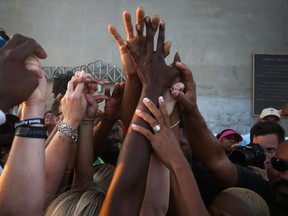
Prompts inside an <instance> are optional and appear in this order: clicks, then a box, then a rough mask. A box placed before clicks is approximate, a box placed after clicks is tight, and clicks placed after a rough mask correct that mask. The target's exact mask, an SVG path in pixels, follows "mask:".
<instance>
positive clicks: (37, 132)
mask: <svg viewBox="0 0 288 216" xmlns="http://www.w3.org/2000/svg"><path fill="white" fill-rule="evenodd" d="M15 136H20V137H27V138H40V139H46V138H47V127H45V126H42V127H32V126H26V125H25V126H19V127H17V128H16V130H15Z"/></svg>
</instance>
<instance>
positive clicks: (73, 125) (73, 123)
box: [62, 116, 80, 130]
mask: <svg viewBox="0 0 288 216" xmlns="http://www.w3.org/2000/svg"><path fill="white" fill-rule="evenodd" d="M62 121H63V122H65V123H66V124H68V125H69V126H70V127H71V128H72V129H73V130H77V128H78V127H79V125H80V122H77V121H74V120H71V119H67V118H65V116H64V118H63V120H62Z"/></svg>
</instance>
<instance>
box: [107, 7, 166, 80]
mask: <svg viewBox="0 0 288 216" xmlns="http://www.w3.org/2000/svg"><path fill="white" fill-rule="evenodd" d="M144 16H145V11H144V9H143V8H142V7H138V8H137V10H136V25H137V24H140V25H142V26H143V24H144V23H143V19H144ZM159 22H160V19H159V17H158V16H154V17H153V18H152V28H153V31H154V34H155V33H156V32H157V29H158V26H159ZM123 23H124V27H125V31H126V40H127V41H128V42H129V43H130V45H131V47H132V48H133V49H134V50H135V52H136V53H138V49H139V44H138V40H137V36H136V35H134V32H133V24H132V21H131V14H130V13H129V11H127V10H125V11H124V12H123ZM108 31H109V32H110V34H111V35H112V37H113V38H114V40H115V41H116V42H117V44H118V47H119V51H120V56H121V62H122V66H123V68H124V70H125V73H126V77H127V78H130V76H134V75H136V76H137V73H136V68H135V65H134V62H133V60H132V59H131V57H130V55H129V53H128V50H127V49H126V46H125V43H124V39H123V37H122V36H121V35H120V34H119V33H118V31H117V29H116V28H115V27H114V26H113V25H109V26H108ZM170 47H171V42H170V41H168V42H166V43H165V45H164V47H163V48H164V55H165V56H167V55H169V52H170Z"/></svg>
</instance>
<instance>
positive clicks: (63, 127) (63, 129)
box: [58, 121, 78, 143]
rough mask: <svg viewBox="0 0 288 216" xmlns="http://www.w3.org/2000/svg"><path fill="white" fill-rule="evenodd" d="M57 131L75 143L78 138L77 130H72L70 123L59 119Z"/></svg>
mask: <svg viewBox="0 0 288 216" xmlns="http://www.w3.org/2000/svg"><path fill="white" fill-rule="evenodd" d="M58 131H59V133H61V134H63V135H65V136H67V137H68V138H69V141H71V142H74V143H76V142H77V140H78V130H74V129H73V128H72V127H71V126H70V125H68V124H66V123H65V122H63V121H60V122H59V124H58Z"/></svg>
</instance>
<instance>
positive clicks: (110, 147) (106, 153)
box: [100, 123, 123, 165]
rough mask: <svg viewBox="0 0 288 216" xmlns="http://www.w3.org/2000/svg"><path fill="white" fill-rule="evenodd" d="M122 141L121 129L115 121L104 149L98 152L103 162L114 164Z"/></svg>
mask: <svg viewBox="0 0 288 216" xmlns="http://www.w3.org/2000/svg"><path fill="white" fill-rule="evenodd" d="M122 142H123V133H122V129H121V127H120V126H119V125H118V123H115V124H114V126H113V128H112V130H111V131H110V133H109V135H108V138H107V140H106V142H105V147H104V150H103V152H102V153H101V154H100V157H101V158H102V159H103V160H104V161H105V163H109V164H112V165H116V163H117V160H118V155H119V152H120V148H121V145H122Z"/></svg>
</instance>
